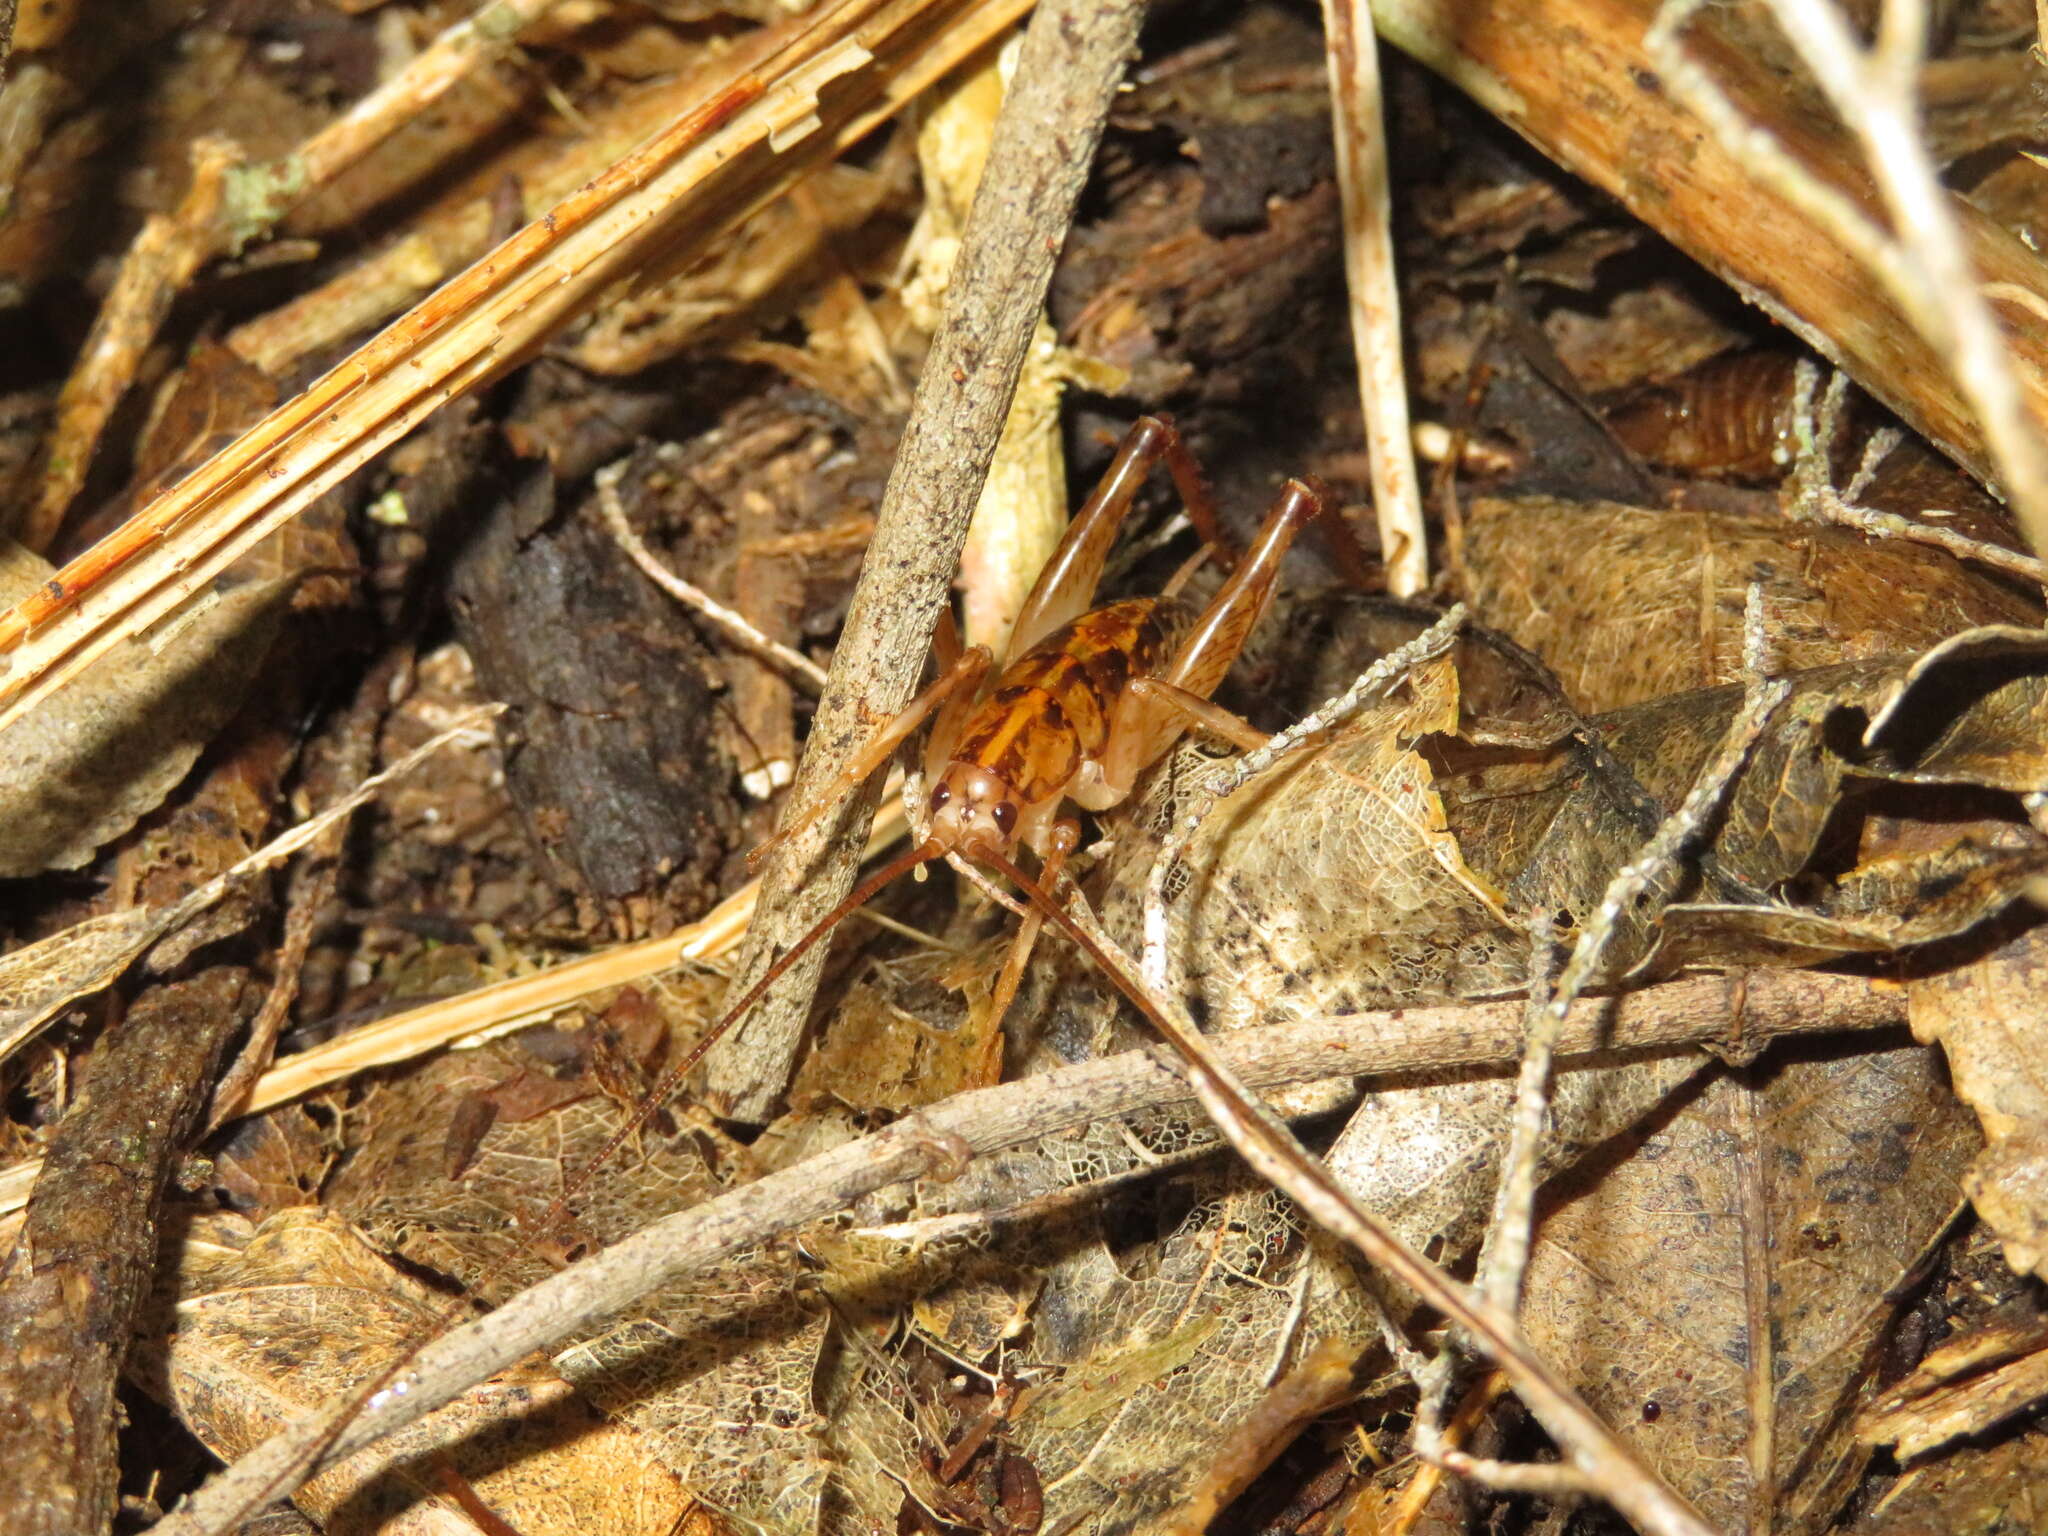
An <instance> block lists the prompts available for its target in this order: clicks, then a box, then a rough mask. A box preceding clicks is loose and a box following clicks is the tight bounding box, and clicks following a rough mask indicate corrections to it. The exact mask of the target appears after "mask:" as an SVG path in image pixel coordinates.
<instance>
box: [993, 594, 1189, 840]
mask: <svg viewBox="0 0 2048 1536" xmlns="http://www.w3.org/2000/svg"><path fill="white" fill-rule="evenodd" d="M1192 617H1193V614H1192V613H1191V611H1190V610H1189V609H1188V608H1187V607H1186V606H1185V605H1183V604H1181V603H1178V602H1176V601H1174V600H1173V599H1171V598H1154V597H1134V598H1131V599H1129V600H1127V601H1125V602H1121V603H1111V604H1109V605H1108V606H1107V607H1105V608H1097V609H1095V610H1094V611H1093V612H1091V613H1084V614H1083V615H1081V617H1080V618H1078V619H1076V620H1074V621H1073V622H1072V623H1071V624H1063V625H1061V626H1060V627H1059V628H1058V629H1056V630H1054V631H1053V632H1052V633H1051V634H1049V635H1047V636H1046V637H1045V638H1044V639H1043V640H1041V641H1039V642H1038V644H1036V645H1034V646H1033V647H1031V649H1030V650H1028V651H1026V652H1025V653H1024V654H1023V655H1022V656H1019V657H1018V658H1017V659H1016V660H1015V661H1013V662H1011V663H1010V664H1009V665H1008V666H1007V667H1005V668H1003V671H1002V675H1001V676H999V677H998V678H997V679H996V681H995V686H994V687H993V688H992V689H991V690H990V691H989V694H988V696H987V697H986V698H985V699H983V700H982V702H981V704H980V705H979V706H978V707H977V708H976V709H975V711H974V714H973V716H972V717H971V718H970V719H969V720H968V722H967V728H966V729H965V730H964V731H962V732H961V733H960V745H959V747H958V748H957V749H956V750H955V752H954V753H953V760H954V761H955V762H965V763H975V764H978V765H979V766H981V767H983V768H986V769H987V770H988V771H989V772H990V773H992V774H994V775H995V776H996V777H997V778H999V779H1001V780H1002V781H1003V782H1004V783H1005V784H1007V785H1009V786H1010V788H1011V789H1012V790H1014V791H1015V792H1016V794H1017V797H1018V799H1019V800H1021V801H1022V802H1023V803H1024V804H1026V805H1035V804H1039V803H1041V802H1044V801H1046V800H1049V799H1051V798H1053V797H1054V796H1056V795H1060V794H1063V793H1065V791H1066V789H1067V786H1068V785H1069V784H1071V783H1072V782H1073V779H1074V775H1075V774H1076V773H1077V772H1079V771H1080V767H1081V763H1082V761H1083V760H1084V759H1086V758H1091V757H1099V756H1101V755H1102V750H1103V748H1104V747H1105V746H1106V745H1107V744H1108V742H1109V729H1110V725H1111V723H1112V722H1113V721H1114V720H1115V719H1116V706H1117V702H1118V701H1119V700H1120V699H1122V697H1123V694H1124V688H1125V686H1126V685H1127V684H1129V683H1130V681H1131V679H1133V678H1137V677H1153V676H1157V675H1158V674H1159V673H1160V672H1161V671H1162V670H1163V669H1164V668H1165V666H1166V663H1167V660H1168V658H1169V657H1170V656H1171V655H1172V654H1173V647H1174V644H1175V642H1176V641H1177V640H1178V639H1179V638H1180V635H1181V632H1182V631H1183V630H1184V629H1185V628H1186V627H1187V625H1188V622H1189V621H1190V619H1191V618H1192Z"/></svg>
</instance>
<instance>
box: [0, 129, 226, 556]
mask: <svg viewBox="0 0 2048 1536" xmlns="http://www.w3.org/2000/svg"><path fill="white" fill-rule="evenodd" d="M240 159H241V151H240V149H238V148H237V147H236V146H235V144H234V143H233V142H232V141H230V140H227V139H219V138H203V139H200V140H198V141H197V142H196V143H194V144H193V145H192V150H191V161H192V182H191V185H190V186H189V187H188V188H187V189H186V192H185V196H184V198H183V199H182V200H181V201H180V202H179V204H178V207H177V211H176V212H174V213H159V214H153V215H151V216H150V218H149V219H148V220H147V221H145V222H144V224H143V226H142V230H141V232H140V233H139V234H137V235H136V237H135V241H134V243H133V244H132V245H130V246H129V248H128V253H127V254H126V255H125V256H124V257H123V258H122V260H121V270H120V272H119V273H118V274H117V275H116V276H115V278H114V285H113V287H112V288H110V289H109V290H108V292H107V297H106V301H105V302H104V303H103V304H102V305H101V306H100V312H99V314H98V316H97V317H96V318H95V319H94V321H93V327H92V333H91V335H89V336H87V337H86V341H85V346H84V348H83V349H82V350H81V351H80V353H79V356H78V364H77V366H76V367H75V368H73V369H72V371H71V374H70V376H69V377H68V378H66V379H65V380H64V388H63V389H62V391H60V392H59V394H58V396H57V410H56V414H55V416H54V418H53V419H52V421H51V423H50V431H49V436H48V439H47V441H46V444H45V446H44V449H43V463H42V474H41V476H40V478H39V481H38V483H37V485H36V492H35V499H34V500H33V501H31V502H30V503H29V505H28V507H27V509H26V511H25V512H24V514H23V516H22V520H21V523H20V525H19V527H17V528H16V530H15V538H16V539H17V540H18V541H19V542H20V543H22V544H24V545H26V546H27V547H28V548H30V549H32V550H34V551H36V553H38V554H41V553H42V552H43V551H44V550H46V549H48V548H49V547H50V543H51V541H52V540H53V539H55V538H56V536H57V530H58V528H59V527H61V526H62V524H63V521H64V512H65V509H66V508H68V507H69V506H70V505H71V499H72V498H73V497H74V496H76V495H77V494H78V488H79V487H80V486H82V485H84V484H85V476H86V471H87V470H88V469H90V468H91V467H92V457H93V451H94V450H95V449H96V448H97V447H98V446H99V441H100V434H101V433H102V432H103V431H105V430H106V425H107V422H108V421H109V420H110V419H111V418H112V417H113V414H114V410H115V408H116V407H117V406H119V405H120V403H121V397H122V396H123V395H125V394H127V392H128V386H129V384H130V383H131V382H133V380H134V378H135V374H136V371H137V370H138V369H139V368H140V367H141V366H142V357H143V354H144V353H145V352H147V351H148V350H149V347H150V343H151V342H153V341H155V340H156V332H157V327H158V326H160V325H162V324H163V320H164V316H165V315H167V314H169V313H170V311H171V304H172V301H174V300H175V299H176V298H177V296H178V294H179V293H180V292H181V291H182V290H183V289H184V287H185V285H186V284H188V283H190V282H191V281H192V279H193V277H194V275H196V274H197V273H198V271H199V269H200V267H201V266H203V265H204V264H205V263H206V261H207V260H208V259H209V258H210V257H211V256H212V255H213V254H214V251H215V248H216V240H215V236H214V230H215V228H216V226H217V224H218V221H219V217H220V210H221V206H222V203H223V201H224V199H225V197H226V192H227V176H228V171H229V170H230V169H231V168H232V167H233V166H234V165H235V164H236V162H237V161H239V160H240Z"/></svg>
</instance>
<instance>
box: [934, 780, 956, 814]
mask: <svg viewBox="0 0 2048 1536" xmlns="http://www.w3.org/2000/svg"><path fill="white" fill-rule="evenodd" d="M952 798H953V791H952V790H951V789H950V788H948V787H947V786H946V785H944V784H938V785H934V786H933V788H932V809H933V810H934V811H943V810H944V809H945V808H946V804H947V802H948V801H950V800H951V799H952Z"/></svg>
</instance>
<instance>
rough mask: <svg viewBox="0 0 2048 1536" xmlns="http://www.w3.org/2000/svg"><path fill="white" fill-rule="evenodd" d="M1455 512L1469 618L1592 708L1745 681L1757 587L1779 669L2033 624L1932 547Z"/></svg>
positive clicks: (1664, 522)
mask: <svg viewBox="0 0 2048 1536" xmlns="http://www.w3.org/2000/svg"><path fill="white" fill-rule="evenodd" d="M1466 518H1467V529H1468V531H1467V535H1466V538H1467V544H1466V556H1465V559H1466V568H1467V571H1468V573H1469V576H1470V580H1471V584H1472V592H1471V599H1472V602H1473V605H1474V608H1475V609H1476V610H1477V611H1478V612H1480V613H1483V614H1485V615H1486V621H1487V622H1488V623H1489V624H1492V625H1494V626H1496V627H1497V628H1499V629H1500V630H1502V631H1503V632H1505V633H1506V634H1508V635H1510V636H1512V637H1513V638H1514V639H1516V640H1518V641H1520V642H1521V643H1522V644H1523V645H1526V646H1528V647H1529V648H1530V649H1531V650H1533V651H1535V652H1536V653H1537V654H1538V655H1540V656H1542V657H1543V658H1544V659H1545V660H1546V661H1548V662H1550V664H1551V665H1552V666H1554V667H1556V668H1557V670H1558V676H1559V678H1560V679H1561V680H1562V681H1563V683H1564V685H1565V689H1566V691H1567V692H1569V693H1570V695H1571V697H1572V699H1573V701H1574V702H1575V703H1577V704H1578V705H1579V706H1580V707H1581V708H1583V709H1586V710H1588V711H1599V710H1609V709H1616V708H1619V707H1621V706H1622V705H1624V704H1633V703H1636V702H1638V701H1639V700H1644V699H1656V698H1662V697H1665V696H1667V695H1671V694H1679V693H1684V692H1686V691H1688V690H1690V689H1694V688H1707V687H1712V686H1714V685H1715V684H1717V683H1733V682H1739V681H1741V678H1742V671H1741V668H1742V623H1743V617H1742V615H1743V607H1744V604H1745V603H1746V601H1747V600H1748V595H1749V585H1750V583H1751V581H1753V580H1761V581H1762V582H1763V585H1764V602H1765V621H1766V624H1767V626H1768V630H1769V634H1770V640H1771V664H1772V666H1773V668H1774V669H1775V670H1777V671H1780V672H1791V671H1796V670H1799V669H1800V668H1804V667H1814V666H1825V665H1830V664H1832V663H1836V662H1842V661H1854V660H1859V659H1862V658H1865V657H1876V656H1884V655H1888V654H1893V653H1898V652H1908V651H1918V650H1923V649H1925V648H1927V647H1929V646H1933V645H1935V644H1937V643H1939V642H1940V641H1942V640H1945V639H1947V638H1948V637H1949V636H1951V635H1953V634H1956V633H1957V632H1958V631H1961V630H1965V629H1969V628H1971V627H1972V626H1974V625H1983V624H2016V625H2025V624H2034V623H2038V622H2039V618H2040V615H2039V610H2038V608H2037V606H2036V605H2034V604H2032V603H2029V602H2027V601H2026V600H2024V599H2022V598H2020V597H2018V596H2016V595H2014V593H2013V592H2012V590H2011V589H2010V588H2008V587H2005V586H2002V585H2000V584H1999V583H1998V582H1996V581H1993V580H1991V579H1989V578H1987V577H1985V576H1983V575H1980V574H1979V573H1977V572H1976V571H1974V570H1972V569H1971V568H1969V567H1967V566H1964V565H1962V564H1960V563H1958V562H1957V561H1956V560H1955V559H1954V558H1953V557H1951V556H1949V555H1947V554H1944V553H1943V552H1941V551H1940V550H1936V549H1930V548H1928V547H1927V546H1925V545H1918V544H1907V543H1902V542H1899V541H1897V540H1893V541H1890V542H1882V541H1875V540H1870V539H1865V538H1864V537H1862V536H1861V535H1860V534H1855V533H1851V532H1849V531H1847V530H1846V529H1841V528H1830V527H1811V526H1807V525H1803V524H1794V523H1791V522H1788V521H1786V520H1784V519H1782V518H1776V519H1763V518H1747V517H1738V516H1734V515H1732V514H1727V513H1717V512H1672V511H1652V510H1649V509H1647V508H1641V507H1629V506H1623V505H1621V504H1619V503H1616V502H1605V501H1600V502H1572V501H1562V500H1558V499H1556V498H1553V497H1548V496H1524V497H1517V498H1513V499H1503V498H1493V497H1482V498H1480V499H1478V500H1476V501H1474V502H1473V503H1472V505H1471V507H1470V508H1469V509H1468V511H1467V512H1466Z"/></svg>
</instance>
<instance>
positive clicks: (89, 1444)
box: [0, 966, 254, 1536]
mask: <svg viewBox="0 0 2048 1536" xmlns="http://www.w3.org/2000/svg"><path fill="white" fill-rule="evenodd" d="M246 981H247V977H246V973H245V972H243V971H241V970H240V969H238V968H234V967H229V966H222V967H219V968H217V969H215V970H211V971H206V972H203V973H201V974H200V975H198V976H194V977H192V978H190V979H189V980H185V981H177V982H171V983H169V984H167V985H163V986H159V987H156V988H153V989H151V990H150V991H147V992H145V993H143V994H142V996H141V997H140V998H139V999H138V1000H137V1002H136V1005H135V1007H134V1008H133V1010H131V1011H130V1013H129V1015H128V1017H127V1018H126V1019H124V1020H123V1021H122V1024H121V1027H120V1028H119V1029H118V1030H114V1031H112V1032H110V1034H109V1036H108V1039H107V1042H106V1043H105V1044H104V1045H103V1047H102V1048H101V1049H99V1050H97V1051H95V1052H94V1053H93V1061H92V1070H91V1073H90V1075H89V1076H88V1078H87V1080H86V1087H85V1092H84V1094H83V1096H81V1097H80V1098H79V1100H78V1101H77V1102H76V1103H74V1104H73V1105H72V1106H71V1108H70V1110H69V1111H67V1112H66V1114H65V1116H64V1118H63V1119H62V1120H61V1121H60V1122H58V1125H57V1128H56V1132H55V1134H54V1136H53V1137H52V1139H51V1142H50V1150H49V1154H48V1156H47V1157H46V1158H45V1159H44V1162H43V1176H42V1178H41V1179H40V1180H39V1181H38V1182H37V1185H36V1193H35V1203H34V1204H33V1205H32V1206H31V1207H30V1209H29V1217H28V1221H27V1224H26V1227H25V1230H24V1231H23V1233H22V1237H21V1241H20V1243H19V1244H18V1246H17V1247H16V1248H15V1250H14V1252H13V1254H12V1256H11V1257H10V1258H9V1260H8V1262H7V1264H6V1265H5V1266H4V1267H0V1339H4V1340H5V1341H6V1343H5V1346H4V1351H5V1356H6V1359H7V1362H8V1366H7V1386H6V1395H7V1400H8V1404H9V1411H8V1412H6V1413H4V1414H0V1465H4V1466H5V1467H6V1468H7V1473H6V1475H5V1476H4V1477H0V1529H4V1530H6V1531H7V1532H8V1533H9V1536H75V1533H78V1532H92V1531H108V1530H111V1529H112V1528H113V1521H114V1512H115V1509H116V1493H117V1491H118V1483H119V1480H120V1479H119V1473H120V1458H119V1454H118V1452H119V1446H118V1433H117V1431H118V1428H119V1426H120V1424H121V1422H122V1417H123V1415H122V1409H121V1405H120V1402H119V1399H118V1396H117V1393H116V1388H117V1387H118V1386H119V1383H120V1377H121V1363H122V1361H123V1359H125V1358H126V1356H127V1352H128V1351H127V1342H128V1337H129V1331H130V1329H131V1328H132V1327H133V1326H134V1319H135V1314H136V1312H137V1311H138V1310H139V1309H140V1308H141V1306H142V1304H143V1302H145V1301H146V1300H147V1299H148V1297H149V1288H150V1278H151V1276H152V1275H153V1274H154V1273H155V1268H156V1259H157V1252H156V1246H157V1216H158V1213H159V1212H160V1211H161V1210H162V1207H163V1200H164V1192H165V1189H166V1188H167V1186H168V1185H169V1184H170V1181H171V1176H172V1174H173V1173H174V1172H175V1170H176V1168H177V1165H178V1161H179V1159H180V1158H182V1157H183V1155H184V1153H185V1151H186V1150H187V1148H188V1146H189V1145H190V1142H191V1141H192V1140H193V1139H195V1137H196V1133H197V1132H198V1130H199V1127H200V1124H201V1116H202V1113H203V1111H204V1109H205V1107H206V1097H207V1093H208V1091H209V1089H210V1087H211V1085H212V1074H213V1068H214V1064H215V1062H216V1060H217V1058H218V1057H219V1056H220V1054H221V1052H222V1050H223V1049H224V1048H225V1047H226V1045H227V1042H228V1040H229V1038H230V1037H231V1036H232V1035H233V1034H234V1032H235V1031H236V1029H237V1028H239V1027H240V1026H241V1024H242V1023H243V1022H244V1021H245V1020H246V1019H247V1018H248V1016H249V1014H250V1012H251V1011H252V1009H253V1004H254V997H253V989H248V988H246V985H245V984H246Z"/></svg>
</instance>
